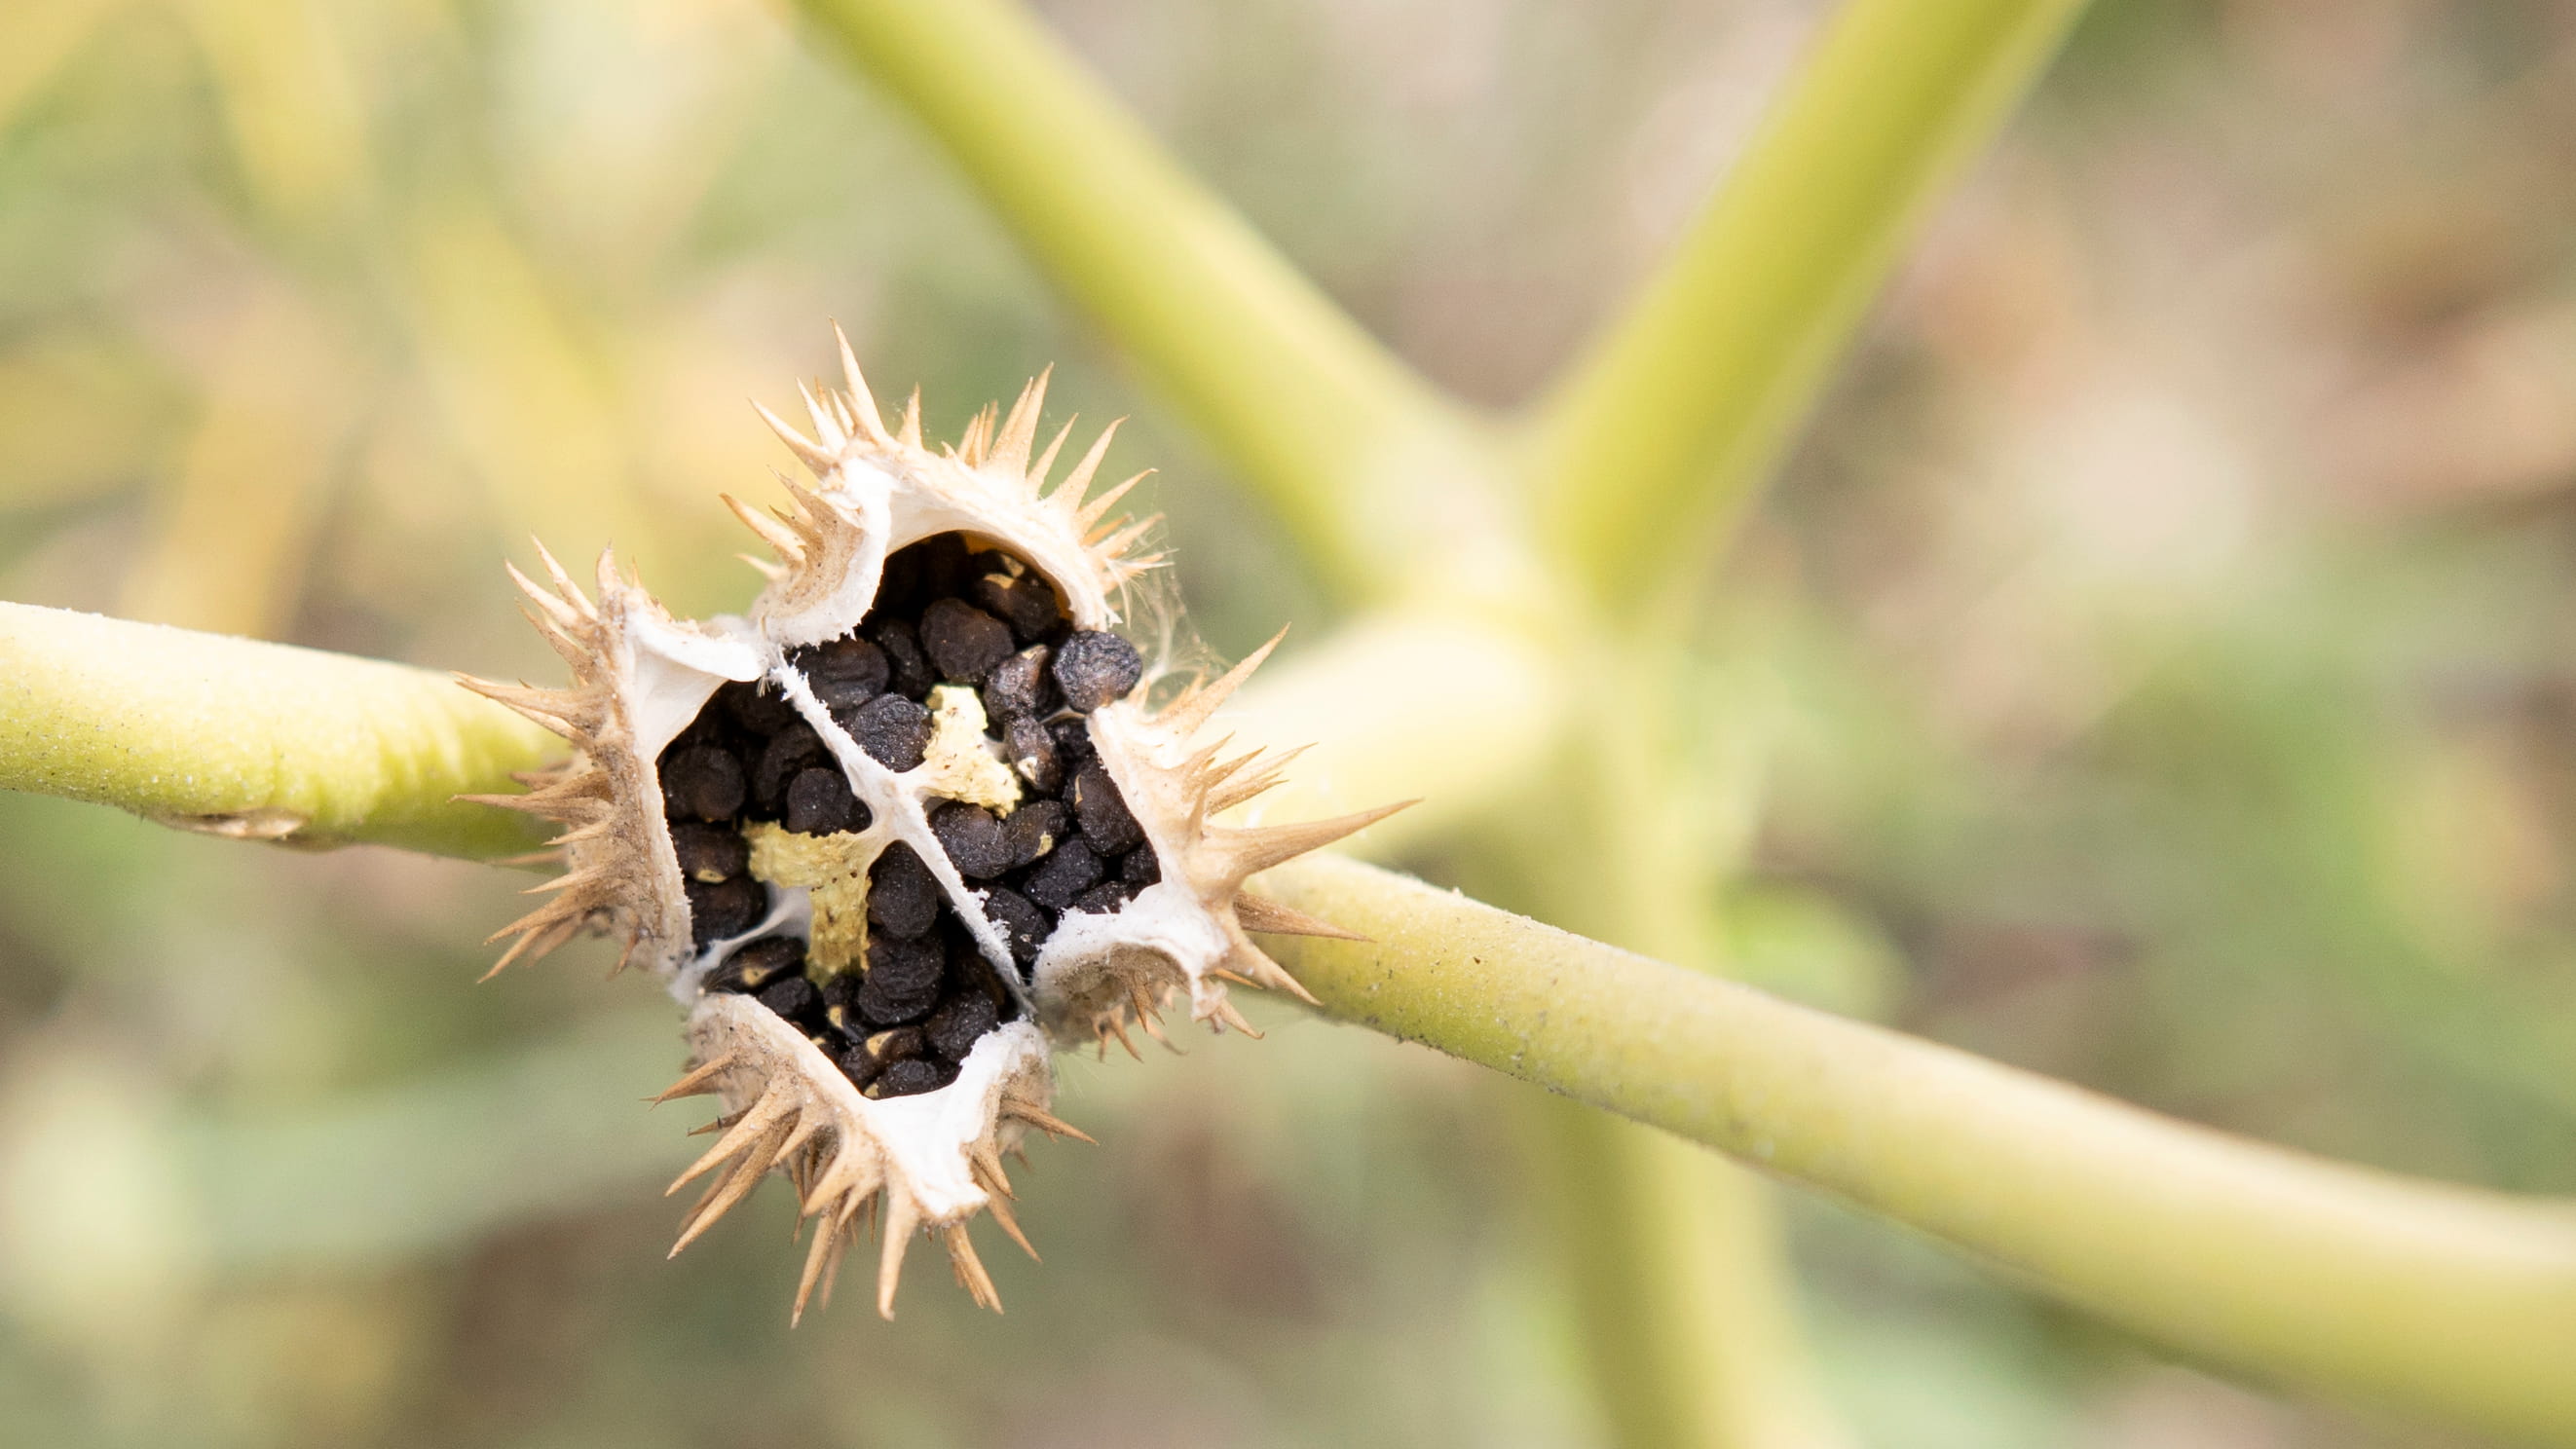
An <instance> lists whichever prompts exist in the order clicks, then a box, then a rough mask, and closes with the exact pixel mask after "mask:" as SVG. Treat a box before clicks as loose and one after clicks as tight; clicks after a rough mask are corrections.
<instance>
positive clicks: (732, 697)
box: [716, 680, 796, 735]
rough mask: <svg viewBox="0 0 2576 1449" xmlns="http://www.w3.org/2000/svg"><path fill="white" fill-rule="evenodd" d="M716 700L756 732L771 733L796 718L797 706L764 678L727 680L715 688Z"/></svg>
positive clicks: (793, 721)
mask: <svg viewBox="0 0 2576 1449" xmlns="http://www.w3.org/2000/svg"><path fill="white" fill-rule="evenodd" d="M716 703H717V704H719V705H721V706H722V707H723V708H724V711H725V712H726V713H727V714H730V715H732V716H733V720H734V723H736V724H738V725H741V726H742V727H743V728H744V729H746V730H748V731H750V732H751V733H753V734H755V735H774V734H776V733H778V732H779V731H780V730H783V729H785V728H787V727H788V726H789V725H791V724H794V723H795V722H796V706H795V705H793V704H791V703H789V702H788V699H787V696H786V695H784V694H781V693H779V692H778V690H776V689H775V688H773V687H771V686H770V684H769V682H768V681H766V680H754V681H752V682H750V683H748V684H745V683H739V682H737V683H730V684H727V685H725V686H724V687H723V688H722V689H719V690H717V691H716Z"/></svg>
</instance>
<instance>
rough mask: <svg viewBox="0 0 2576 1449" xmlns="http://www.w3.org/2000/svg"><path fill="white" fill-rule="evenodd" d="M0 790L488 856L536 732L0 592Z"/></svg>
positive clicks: (342, 672)
mask: <svg viewBox="0 0 2576 1449" xmlns="http://www.w3.org/2000/svg"><path fill="white" fill-rule="evenodd" d="M0 680H5V681H6V683H5V685H0V789H7V790H32V791H36V792H39V793H42V794H48V795H68V796H70V797H71V798H73V799H75V800H92V801H97V802H99V803H101V804H107V805H115V806H118V807H120V808H123V809H126V810H131V811H134V812H135V813H137V814H140V815H145V816H149V817H151V818H152V819H155V820H158V821H160V822H162V823H163V824H166V825H175V826H179V827H182V828H186V829H192V830H204V831H210V832H212V833H215V834H219V835H230V836H236V837H239V838H242V839H249V840H275V841H284V842H289V843H294V844H312V845H335V844H344V843H355V842H361V841H372V842H377V843H380V844H385V845H400V846H405V847H408V848H410V849H413V850H426V851H431V852H434V853H437V854H440V855H462V856H470V857H490V856H496V855H508V854H512V853H514V852H518V851H524V850H529V849H532V848H534V847H535V845H536V844H538V843H539V840H540V838H541V837H539V836H537V835H535V834H532V832H531V826H530V824H529V822H528V821H527V820H526V819H525V818H524V817H521V816H517V815H514V814H512V813H511V812H508V811H503V810H494V809H492V808H490V807H488V806H482V805H468V804H461V803H458V802H457V801H456V800H455V799H454V797H455V796H456V795H458V794H461V793H473V792H498V793H505V794H506V793H512V792H514V791H516V789H517V788H518V787H517V786H516V785H514V784H512V783H511V781H510V774H511V772H512V771H515V770H532V769H536V768H538V767H539V766H541V765H543V764H544V763H545V762H546V761H547V760H549V759H551V758H553V757H555V756H558V755H560V754H562V753H563V745H562V742H561V741H559V740H557V739H555V738H554V737H553V736H552V735H549V734H547V733H546V732H545V731H543V730H541V729H539V728H537V727H536V726H535V725H532V724H530V723H528V722H527V721H526V720H523V719H521V718H519V717H518V716H517V715H514V714H512V713H510V712H509V711H508V710H505V709H503V708H501V707H500V706H499V705H496V704H493V703H491V702H490V701H488V700H485V699H483V698H481V697H479V696H476V695H472V694H468V693H467V692H466V691H464V690H462V689H459V688H458V687H457V686H456V684H455V682H454V681H453V680H451V679H449V678H448V677H447V676H446V675H443V674H438V673H434V672H432V671H430V670H426V669H414V668H411V667H410V666H408V665H402V664H386V663H380V662H378V661H376V660H372V659H353V658H350V657H348V656H347V655H341V654H326V653H323V652H321V651H319V650H313V649H297V648H294V647H291V646H289V645H284V644H265V643H261V642H259V641H257V640H252V639H235V638H229V637H226V636H224V635H220V634H200V633H196V632H193V631H190V630H186V629H172V628H167V627H164V626H162V625H159V624H137V623H132V622H130V621H127V620H123V619H108V618H102V617H100V616H98V615H95V614H78V613H72V612H70V611H68V610H63V609H42V608H36V607H33V606H31V605H26V604H7V603H0Z"/></svg>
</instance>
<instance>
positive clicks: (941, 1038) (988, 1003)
mask: <svg viewBox="0 0 2576 1449" xmlns="http://www.w3.org/2000/svg"><path fill="white" fill-rule="evenodd" d="M1001 1024H1002V1019H1001V1016H1000V1015H999V1014H998V1013H996V1012H995V1011H994V1010H993V1002H992V998H990V997H988V996H986V995H985V994H984V993H983V992H981V991H966V992H962V993H960V994H958V995H956V996H952V997H950V998H948V999H947V1000H946V1001H943V1002H941V1003H940V1004H939V1009H938V1010H936V1011H933V1012H932V1013H930V1020H929V1021H927V1022H925V1023H923V1025H922V1035H923V1036H926V1037H928V1038H929V1039H930V1046H931V1049H932V1050H934V1051H936V1052H938V1053H939V1054H940V1055H941V1056H943V1057H946V1058H947V1059H948V1060H950V1061H952V1062H962V1061H964V1060H966V1054H967V1053H968V1052H971V1051H973V1050H974V1049H975V1043H976V1042H977V1041H978V1040H979V1039H981V1038H982V1037H983V1035H984V1033H986V1032H988V1031H991V1030H992V1029H993V1028H994V1027H997V1026H999V1025H1001Z"/></svg>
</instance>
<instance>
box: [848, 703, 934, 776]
mask: <svg viewBox="0 0 2576 1449" xmlns="http://www.w3.org/2000/svg"><path fill="white" fill-rule="evenodd" d="M843 728H845V729H847V730H848V731H849V732H850V738H852V739H854V740H857V741H858V742H859V748H860V749H863V750H865V751H867V752H868V758H870V759H872V760H874V761H876V762H877V763H878V764H880V765H883V766H885V767H886V768H887V769H889V770H892V771H894V772H895V773H896V774H901V773H903V772H904V771H906V770H915V769H919V768H920V767H921V760H922V756H923V755H924V754H926V753H927V752H928V751H929V749H930V711H928V710H926V709H923V708H922V707H921V706H920V705H918V704H915V703H913V702H912V701H911V700H908V699H906V698H904V697H903V696H902V695H900V694H892V693H888V694H880V695H878V696H877V697H876V698H874V699H872V700H869V701H868V702H867V704H866V705H865V706H864V707H862V708H861V709H860V710H859V712H858V713H857V714H855V715H853V716H851V717H850V719H849V722H848V723H847V724H845V725H844V726H843Z"/></svg>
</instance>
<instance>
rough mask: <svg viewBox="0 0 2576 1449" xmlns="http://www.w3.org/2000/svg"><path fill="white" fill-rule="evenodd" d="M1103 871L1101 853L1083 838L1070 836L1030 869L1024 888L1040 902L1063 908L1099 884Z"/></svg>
mask: <svg viewBox="0 0 2576 1449" xmlns="http://www.w3.org/2000/svg"><path fill="white" fill-rule="evenodd" d="M1100 875H1101V870H1100V857H1099V855H1098V854H1096V853H1095V852H1094V851H1093V850H1092V848H1091V847H1090V846H1089V845H1086V844H1084V843H1083V842H1082V841H1080V840H1068V841H1066V842H1065V843H1064V844H1062V845H1060V846H1058V847H1056V851H1055V853H1054V854H1053V855H1050V856H1048V857H1047V858H1046V859H1045V860H1044V861H1042V862H1040V863H1039V865H1038V866H1037V868H1036V869H1034V870H1031V871H1030V872H1029V878H1028V879H1027V880H1025V881H1022V882H1021V883H1020V889H1021V890H1022V891H1024V892H1026V893H1027V895H1028V898H1029V899H1030V900H1033V901H1035V902H1037V903H1038V904H1039V905H1042V906H1045V907H1046V908H1047V909H1049V910H1052V911H1061V910H1063V909H1065V908H1066V907H1067V906H1070V905H1072V904H1073V902H1074V898H1075V897H1077V896H1079V895H1081V894H1082V893H1083V892H1084V891H1087V890H1089V889H1091V888H1092V887H1093V886H1095V885H1097V884H1099V883H1100Z"/></svg>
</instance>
